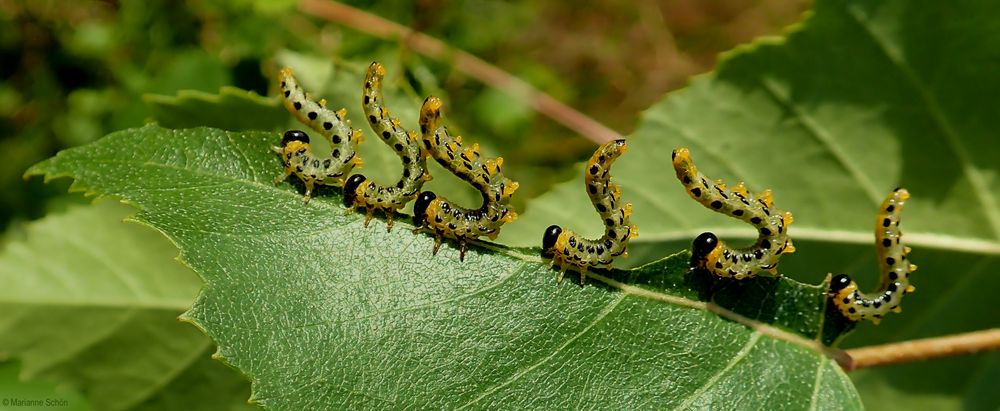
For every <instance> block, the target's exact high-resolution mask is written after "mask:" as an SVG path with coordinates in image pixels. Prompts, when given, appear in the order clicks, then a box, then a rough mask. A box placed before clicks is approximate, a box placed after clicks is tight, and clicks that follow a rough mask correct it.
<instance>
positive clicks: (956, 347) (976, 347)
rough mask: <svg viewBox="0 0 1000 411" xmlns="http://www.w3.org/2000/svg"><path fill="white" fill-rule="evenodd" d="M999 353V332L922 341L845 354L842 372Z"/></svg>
mask: <svg viewBox="0 0 1000 411" xmlns="http://www.w3.org/2000/svg"><path fill="white" fill-rule="evenodd" d="M997 349H1000V328H993V329H989V330H982V331H974V332H970V333H965V334H955V335H948V336H944V337H933V338H924V339H920V340H911V341H904V342H900V343H892V344H884V345H876V346H872V347H862V348H856V349H853V350H847V354H848V355H850V356H851V358H852V359H853V361H852V362H851V365H850V366H847V367H844V369H846V370H848V371H850V370H856V369H858V368H868V367H876V366H880V365H889V364H902V363H908V362H913V361H922V360H929V359H934V358H941V357H951V356H956V355H964V354H974V353H977V352H983V351H991V350H997Z"/></svg>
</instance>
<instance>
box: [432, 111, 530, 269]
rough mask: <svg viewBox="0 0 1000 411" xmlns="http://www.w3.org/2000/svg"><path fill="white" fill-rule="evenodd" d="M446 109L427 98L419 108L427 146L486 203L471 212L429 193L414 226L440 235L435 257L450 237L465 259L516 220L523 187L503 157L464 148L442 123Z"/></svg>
mask: <svg viewBox="0 0 1000 411" xmlns="http://www.w3.org/2000/svg"><path fill="white" fill-rule="evenodd" d="M441 106H442V103H441V100H440V99H438V98H436V97H428V98H427V99H426V100H424V104H423V106H422V107H420V132H421V134H422V136H423V142H424V148H425V149H427V151H428V153H429V154H430V155H431V157H434V159H436V160H437V162H438V164H441V166H442V167H444V168H446V169H448V171H451V172H452V173H453V174H455V175H456V176H458V178H461V179H462V180H465V181H466V182H468V183H469V184H472V186H473V187H475V188H476V189H477V190H479V192H480V193H482V195H483V205H482V206H481V207H479V208H478V209H468V208H464V207H461V206H458V205H455V204H453V203H452V202H450V201H448V200H447V199H445V198H442V197H438V196H437V195H436V194H434V193H432V192H429V191H424V192H423V193H420V196H419V197H417V201H416V202H415V203H414V204H413V225H415V226H417V230H418V231H419V230H427V231H430V232H433V233H434V235H435V236H436V237H437V242H436V243H435V244H434V249H433V251H432V254H437V250H438V248H440V247H441V240H442V238H444V237H447V238H452V239H455V240H457V241H458V243H459V250H460V254H459V259H461V260H465V250H466V248H467V242H468V241H470V240H475V239H477V238H479V237H481V236H487V237H489V238H490V239H491V240H492V239H495V238H496V236H497V235H498V234H500V227H501V226H502V225H503V224H504V223H508V222H510V221H514V219H515V218H517V213H516V212H514V209H513V208H512V207H511V206H510V205H509V202H510V197H511V195H513V194H514V191H515V190H517V187H518V184H517V182H515V181H511V180H510V179H509V178H507V177H504V175H503V173H502V172H501V171H500V166H501V165H502V164H503V158H501V157H497V158H496V159H488V158H483V157H482V156H480V153H479V145H478V144H473V145H472V147H469V148H462V145H461V144H462V138H461V137H452V136H451V135H450V134H448V129H447V128H446V127H445V126H444V125H443V124H442V121H441Z"/></svg>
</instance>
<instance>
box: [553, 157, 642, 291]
mask: <svg viewBox="0 0 1000 411" xmlns="http://www.w3.org/2000/svg"><path fill="white" fill-rule="evenodd" d="M627 147H628V146H627V145H626V144H625V140H615V141H612V142H609V143H607V144H604V145H603V146H601V147H600V148H598V149H597V151H596V152H594V155H593V156H591V157H590V161H588V162H587V168H586V170H585V171H584V176H585V177H584V183H585V185H586V187H587V195H589V196H590V201H591V202H592V203H593V204H594V208H595V209H596V210H597V212H598V214H600V215H601V219H602V220H604V226H605V232H604V235H603V236H602V237H601V238H599V239H596V240H589V239H586V238H582V237H580V236H579V235H578V234H576V233H574V232H573V231H571V230H569V229H563V228H562V227H559V226H558V225H552V226H549V228H547V229H546V230H545V234H544V235H543V236H542V255H543V256H545V257H548V258H551V259H552V263H553V264H557V265H559V268H560V271H559V277H558V279H557V281H562V278H563V275H564V274H565V273H566V269H567V268H569V267H572V268H574V269H576V270H577V271H579V273H580V283H581V284H582V283H583V282H584V280H585V279H586V278H587V269H588V268H590V267H596V266H607V265H610V264H611V262H612V261H614V258H615V257H617V256H619V255H622V254H627V247H628V240H629V239H631V238H633V237H636V236H638V235H639V233H638V228H636V226H635V225H634V224H631V223H630V222H629V216H631V215H632V204H628V203H626V204H621V187H620V186H617V185H615V184H612V183H611V175H610V171H611V164H612V163H614V161H615V160H616V159H617V158H618V156H620V155H621V154H622V153H624V152H625V150H626V149H627Z"/></svg>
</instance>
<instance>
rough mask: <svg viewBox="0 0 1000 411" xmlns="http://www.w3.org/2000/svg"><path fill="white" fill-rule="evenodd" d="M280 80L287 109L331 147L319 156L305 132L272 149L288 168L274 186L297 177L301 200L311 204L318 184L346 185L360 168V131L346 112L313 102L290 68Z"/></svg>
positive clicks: (285, 138) (292, 133)
mask: <svg viewBox="0 0 1000 411" xmlns="http://www.w3.org/2000/svg"><path fill="white" fill-rule="evenodd" d="M278 81H279V83H280V86H281V96H282V100H283V101H284V104H285V108H286V109H288V111H289V112H291V113H292V114H293V115H295V118H297V119H298V120H299V121H300V122H301V123H302V124H305V125H307V126H309V128H312V129H313V130H315V131H316V132H317V133H319V134H320V135H322V136H323V137H324V138H326V139H327V141H328V142H329V143H330V146H331V151H330V154H329V155H325V156H320V155H316V153H313V151H312V148H311V147H310V145H309V136H308V135H306V133H304V132H302V131H299V130H289V131H287V132H285V134H284V136H283V137H282V139H281V146H279V147H272V148H271V149H272V150H274V152H276V153H278V155H280V156H281V160H282V162H283V163H284V167H285V170H284V174H283V175H282V176H280V177H278V178H277V179H276V180H275V184H280V183H281V182H282V181H285V179H287V178H288V176H290V175H292V174H295V175H296V176H298V177H299V179H301V180H302V183H303V184H305V186H306V193H305V196H304V197H303V198H302V200H303V201H305V202H307V203H308V202H309V198H310V197H311V195H312V191H313V188H314V186H315V185H316V184H320V185H330V186H338V187H339V186H343V185H344V182H345V179H346V177H347V174H348V173H350V172H351V170H352V169H353V168H354V167H357V166H360V165H361V159H360V158H358V156H357V146H358V144H359V143H361V130H355V129H352V128H351V121H350V120H348V119H347V118H346V115H347V111H346V110H344V109H340V111H336V112H335V111H332V110H330V109H328V108H326V100H319V101H314V100H313V99H312V97H310V96H309V94H307V93H306V92H305V91H304V90H302V87H301V86H299V84H298V82H297V81H296V80H295V76H294V75H293V74H292V69H291V68H288V67H285V68H283V69H281V71H279V72H278Z"/></svg>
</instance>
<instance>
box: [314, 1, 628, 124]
mask: <svg viewBox="0 0 1000 411" xmlns="http://www.w3.org/2000/svg"><path fill="white" fill-rule="evenodd" d="M299 9H300V10H301V11H302V12H304V13H306V14H310V15H312V16H315V17H319V18H322V19H325V20H327V21H331V22H334V23H337V24H341V25H344V26H347V27H350V28H352V29H355V30H358V31H360V32H363V33H367V34H370V35H372V36H375V37H378V38H381V39H385V40H400V41H402V42H403V43H404V44H406V45H407V46H408V47H409V48H410V49H412V50H414V51H416V52H417V53H420V54H423V55H425V56H427V57H430V58H433V59H437V60H450V61H451V63H452V64H454V66H455V68H456V69H458V71H461V72H463V73H465V74H466V75H468V76H469V77H472V78H475V79H477V80H479V81H481V82H483V83H484V84H486V85H488V86H490V87H493V88H495V89H497V90H500V91H502V92H504V93H507V94H508V95H510V96H512V97H514V98H515V99H518V100H521V101H523V102H525V104H527V105H528V106H530V107H531V108H533V109H534V110H535V111H538V112H539V113H541V114H542V115H544V116H546V117H549V118H551V119H552V120H554V121H556V122H557V123H559V124H562V125H563V126H565V127H566V128H568V129H570V130H573V131H574V132H576V133H579V134H580V135H582V136H584V137H586V138H587V139H589V140H591V141H594V142H596V143H598V144H603V143H606V142H608V141H611V140H614V139H616V138H620V136H621V134H619V133H617V132H615V131H614V130H611V129H610V128H608V127H606V126H605V125H603V124H601V123H599V122H597V121H596V120H594V119H592V118H590V117H587V116H586V115H585V114H583V113H580V112H579V111H576V110H574V109H573V108H572V107H569V106H567V105H565V104H563V103H560V102H559V101H558V100H556V99H554V98H552V96H549V95H548V94H545V93H543V92H541V91H539V90H538V89H536V88H535V87H534V86H532V85H531V84H528V83H527V82H525V81H523V80H521V79H519V78H517V77H514V76H512V75H510V74H508V73H507V72H505V71H503V70H501V69H499V68H498V67H496V66H494V65H492V64H489V63H487V62H485V61H483V60H481V59H479V58H478V57H476V56H473V55H471V54H469V53H466V52H464V51H461V50H457V49H455V48H452V47H450V46H448V45H447V44H445V43H444V42H442V41H440V40H438V39H435V38H433V37H431V36H428V35H426V34H423V33H420V32H417V31H414V30H412V29H410V28H409V27H405V26H402V25H400V24H398V23H395V22H393V21H390V20H386V19H383V18H381V17H379V16H376V15H373V14H371V13H368V12H365V11H363V10H358V9H356V8H353V7H350V6H347V5H344V4H341V3H337V2H335V1H330V0H301V1H300V2H299Z"/></svg>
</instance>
